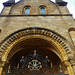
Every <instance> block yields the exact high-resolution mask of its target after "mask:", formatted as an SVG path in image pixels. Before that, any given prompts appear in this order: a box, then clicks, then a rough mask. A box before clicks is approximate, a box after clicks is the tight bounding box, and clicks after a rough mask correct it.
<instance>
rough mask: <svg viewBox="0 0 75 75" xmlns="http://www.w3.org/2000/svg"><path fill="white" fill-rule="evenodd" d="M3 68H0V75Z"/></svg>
mask: <svg viewBox="0 0 75 75" xmlns="http://www.w3.org/2000/svg"><path fill="white" fill-rule="evenodd" d="M2 70H3V67H2V66H0V75H1V74H2Z"/></svg>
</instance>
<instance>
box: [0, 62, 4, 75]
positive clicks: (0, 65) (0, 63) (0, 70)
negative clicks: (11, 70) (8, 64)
mask: <svg viewBox="0 0 75 75" xmlns="http://www.w3.org/2000/svg"><path fill="white" fill-rule="evenodd" d="M4 65H5V61H4V62H3V61H0V75H1V74H2V71H3V67H4Z"/></svg>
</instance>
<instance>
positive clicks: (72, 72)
mask: <svg viewBox="0 0 75 75" xmlns="http://www.w3.org/2000/svg"><path fill="white" fill-rule="evenodd" d="M64 64H65V66H66V67H67V71H68V73H69V75H75V74H74V71H73V68H72V66H71V64H70V63H69V62H68V61H64Z"/></svg>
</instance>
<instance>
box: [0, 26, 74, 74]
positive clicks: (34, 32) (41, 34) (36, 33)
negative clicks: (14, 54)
mask: <svg viewBox="0 0 75 75" xmlns="http://www.w3.org/2000/svg"><path fill="white" fill-rule="evenodd" d="M28 38H42V39H45V40H47V41H50V42H52V43H53V44H54V45H55V46H56V47H57V48H58V50H59V52H60V53H61V58H62V62H64V64H65V66H67V70H68V73H69V75H74V72H73V68H72V66H71V63H70V62H69V60H71V59H74V54H73V52H72V49H71V48H70V46H69V45H68V44H67V42H66V41H65V40H66V39H64V38H63V37H62V36H60V35H59V34H57V33H55V32H54V31H52V30H48V29H44V28H38V27H35V28H26V29H22V30H19V31H17V32H15V33H13V34H11V35H10V36H8V37H7V38H6V39H5V40H4V41H3V42H2V43H1V47H0V52H1V54H2V55H1V61H2V62H7V57H8V54H9V52H10V51H11V49H12V48H13V46H14V45H15V44H16V43H17V42H19V41H21V40H23V39H28ZM2 64H3V65H1V66H4V64H5V63H2ZM0 69H1V72H0V75H1V73H2V68H0Z"/></svg>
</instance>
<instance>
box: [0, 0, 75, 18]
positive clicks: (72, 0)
mask: <svg viewBox="0 0 75 75" xmlns="http://www.w3.org/2000/svg"><path fill="white" fill-rule="evenodd" d="M6 1H8V0H0V13H1V11H2V9H3V4H2V3H3V2H6ZM18 1H20V0H15V2H18ZM51 1H53V2H55V0H51ZM63 1H66V2H68V5H67V8H68V9H69V11H70V13H71V14H73V17H74V19H75V0H63Z"/></svg>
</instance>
